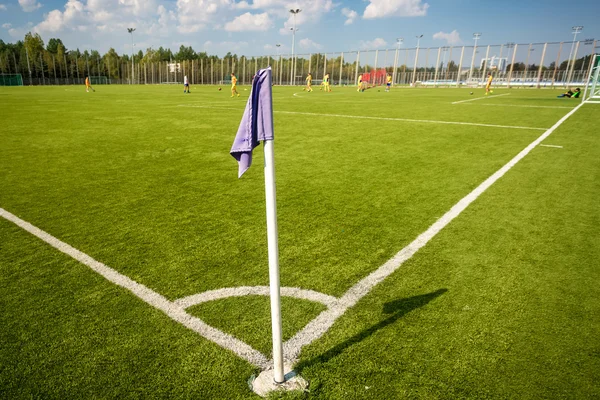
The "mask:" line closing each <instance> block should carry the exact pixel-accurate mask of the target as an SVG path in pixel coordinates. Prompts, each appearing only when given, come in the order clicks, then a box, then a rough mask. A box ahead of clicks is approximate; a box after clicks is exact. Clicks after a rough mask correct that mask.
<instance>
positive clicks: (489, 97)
mask: <svg viewBox="0 0 600 400" xmlns="http://www.w3.org/2000/svg"><path fill="white" fill-rule="evenodd" d="M509 94H510V93H503V94H494V95H492V96H483V97H475V98H474V99H467V100H460V101H453V102H452V104H459V103H466V102H467V101H477V100H483V99H491V98H492V97H500V96H508V95H509Z"/></svg>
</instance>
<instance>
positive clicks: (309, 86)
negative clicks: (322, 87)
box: [304, 72, 312, 92]
mask: <svg viewBox="0 0 600 400" xmlns="http://www.w3.org/2000/svg"><path fill="white" fill-rule="evenodd" d="M304 90H306V91H307V92H312V75H311V73H310V72H309V73H308V76H307V77H306V87H305V88H304Z"/></svg>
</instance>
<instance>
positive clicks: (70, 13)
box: [34, 0, 89, 33]
mask: <svg viewBox="0 0 600 400" xmlns="http://www.w3.org/2000/svg"><path fill="white" fill-rule="evenodd" d="M85 21H88V23H89V20H88V16H87V15H86V13H85V10H84V5H83V3H81V2H79V1H77V0H69V1H68V2H67V4H65V11H63V12H61V11H59V10H52V11H50V12H49V13H48V14H46V15H45V16H44V20H43V21H42V22H40V23H39V24H38V25H36V27H35V28H34V31H36V32H38V33H44V32H58V31H61V30H63V29H65V28H67V27H71V28H73V29H76V27H77V26H78V25H79V24H82V23H84V22H85Z"/></svg>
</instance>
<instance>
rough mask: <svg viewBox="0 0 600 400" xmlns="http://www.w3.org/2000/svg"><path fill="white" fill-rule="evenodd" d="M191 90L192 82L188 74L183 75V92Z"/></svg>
mask: <svg viewBox="0 0 600 400" xmlns="http://www.w3.org/2000/svg"><path fill="white" fill-rule="evenodd" d="M189 92H190V82H189V81H188V77H187V75H185V76H184V77H183V93H189Z"/></svg>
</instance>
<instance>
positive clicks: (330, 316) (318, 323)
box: [284, 103, 583, 360]
mask: <svg viewBox="0 0 600 400" xmlns="http://www.w3.org/2000/svg"><path fill="white" fill-rule="evenodd" d="M582 105H583V103H582V104H580V105H579V106H577V107H575V108H574V109H573V110H571V111H570V112H569V113H567V114H566V115H565V116H564V117H562V118H561V119H560V120H559V121H558V122H557V123H556V124H554V125H553V126H552V127H551V128H550V129H548V130H547V131H546V132H544V133H543V134H542V135H541V136H540V137H538V138H537V139H536V140H534V141H533V142H532V143H531V144H529V145H528V146H527V147H525V149H523V150H521V152H519V154H517V155H516V156H515V157H513V158H512V159H511V160H510V161H509V162H508V163H506V164H505V165H504V166H503V167H502V168H500V169H499V170H498V171H496V172H495V173H494V174H492V175H491V176H490V177H489V178H487V179H486V180H485V181H483V182H482V183H481V184H480V185H479V186H477V187H476V188H475V189H474V190H473V191H472V192H471V193H469V194H468V195H466V196H465V197H463V198H462V199H461V200H460V201H459V202H458V203H456V204H455V205H454V206H453V207H452V208H451V209H450V210H449V211H448V212H446V213H445V214H444V215H443V216H442V217H441V218H440V219H438V220H437V221H436V222H435V223H433V225H431V226H430V227H429V228H428V229H427V230H426V231H425V232H423V233H421V234H420V235H419V236H418V237H417V238H416V239H415V240H413V241H412V242H411V243H410V244H409V245H408V246H406V247H404V248H403V249H402V250H400V251H399V252H398V253H396V255H394V256H393V257H392V258H391V259H389V260H388V261H387V262H386V263H385V264H383V265H382V266H381V267H379V268H378V269H376V270H375V271H373V272H372V273H371V274H369V275H368V276H367V277H365V278H363V279H362V280H360V281H359V282H358V283H357V284H355V285H354V286H352V287H351V288H350V289H349V290H348V291H347V292H346V293H345V294H344V295H343V296H342V297H341V298H340V300H339V303H338V305H337V306H336V307H332V308H330V309H328V310H325V311H323V312H322V313H321V314H319V315H318V316H317V317H316V318H315V319H313V320H312V321H311V322H309V323H308V325H306V326H305V327H304V328H303V329H302V330H301V331H300V332H298V333H297V334H296V335H294V336H293V337H292V338H291V339H289V340H288V341H287V342H285V343H284V352H285V353H286V355H287V357H290V359H293V360H295V359H297V357H298V355H299V354H300V351H301V350H302V347H304V346H306V345H308V344H310V343H312V342H313V341H314V340H316V339H318V338H320V337H321V336H322V335H323V334H324V333H325V332H327V331H328V330H329V328H331V326H333V324H334V323H335V321H336V320H337V319H338V318H339V317H340V316H341V315H342V314H344V313H345V312H346V310H347V309H348V308H350V307H352V306H354V305H355V304H356V303H357V302H358V301H359V300H360V299H361V298H362V297H364V296H365V295H367V294H368V293H369V292H370V291H371V289H373V288H374V287H375V286H376V285H377V284H379V283H380V282H381V281H383V280H384V279H385V278H387V277H388V276H389V275H391V274H392V273H393V272H395V271H396V270H397V269H398V268H400V266H401V265H402V264H403V263H404V262H405V261H407V260H409V259H410V258H411V257H412V256H413V255H414V254H415V253H416V252H417V251H419V249H421V248H422V247H423V246H425V245H426V244H427V243H428V242H429V241H430V240H431V239H432V238H433V237H434V236H435V235H437V234H438V233H439V232H440V231H441V230H442V229H443V228H444V227H446V225H448V224H449V223H450V222H451V221H452V220H453V219H454V218H456V217H458V216H459V215H460V214H461V213H462V212H463V211H464V210H465V209H466V208H467V207H468V206H469V205H470V204H471V203H473V202H474V201H475V200H476V199H477V198H478V197H479V196H480V195H481V194H482V193H483V192H485V191H486V190H487V189H488V188H489V187H490V186H492V185H493V184H494V183H495V182H496V181H497V180H498V179H500V178H501V177H502V176H504V174H506V173H507V172H508V171H509V170H510V169H511V168H512V167H514V166H515V165H516V164H517V163H518V162H519V161H521V160H522V159H523V158H524V157H525V156H526V155H527V154H529V153H530V152H531V150H533V149H534V148H535V147H536V146H537V145H539V144H540V143H541V142H542V141H543V140H544V139H546V138H547V137H548V136H550V135H551V134H552V132H554V131H555V130H556V128H558V127H559V126H560V125H561V124H562V123H563V122H565V121H566V120H567V118H569V117H570V116H571V115H573V114H574V113H575V112H576V111H577V110H578V109H579V108H580V107H581V106H582Z"/></svg>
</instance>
